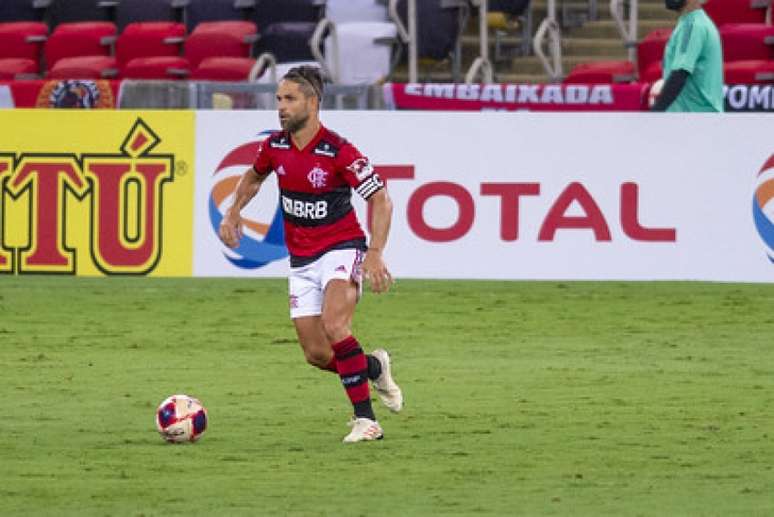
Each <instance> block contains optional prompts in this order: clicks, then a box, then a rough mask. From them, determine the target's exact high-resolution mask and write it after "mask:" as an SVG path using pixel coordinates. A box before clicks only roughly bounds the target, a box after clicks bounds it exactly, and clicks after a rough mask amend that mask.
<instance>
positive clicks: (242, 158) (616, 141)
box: [194, 112, 774, 282]
mask: <svg viewBox="0 0 774 517" xmlns="http://www.w3.org/2000/svg"><path fill="white" fill-rule="evenodd" d="M322 118H323V122H324V123H325V124H326V126H328V127H329V128H330V129H332V130H334V131H336V132H338V133H339V134H340V135H342V136H344V137H345V138H347V139H348V140H350V141H351V142H353V143H354V144H355V145H356V146H357V147H358V148H359V149H360V150H361V151H362V152H363V153H364V154H366V155H367V156H369V158H370V159H371V162H372V163H373V165H374V167H375V168H376V169H377V171H378V172H379V173H380V175H381V176H382V178H383V179H384V180H385V181H386V184H387V186H388V189H389V192H390V195H391V197H392V199H393V202H394V214H393V222H392V230H391V235H390V240H389V244H388V249H387V251H386V260H387V263H388V266H389V267H390V268H391V269H392V271H393V272H394V274H395V276H397V277H404V278H471V279H624V280H651V279H654V280H667V279H677V280H682V279H685V280H714V281H752V282H772V281H774V158H773V157H774V142H772V140H771V134H772V130H773V129H774V126H772V121H771V120H770V118H767V117H765V116H760V117H758V116H750V115H746V116H739V115H699V114H696V115H685V114H683V115H679V116H670V115H666V114H660V113H654V114H651V113H639V114H620V113H619V114H602V113H595V114H571V115H570V114H558V113H557V114H545V113H544V114H535V113H461V112H457V113H452V112H440V113H426V112H397V113H396V112H323V114H322ZM277 126H278V122H277V118H276V114H275V113H273V112H249V113H248V112H229V113H216V112H209V113H199V114H198V117H197V141H198V142H199V145H198V153H197V187H196V196H195V217H196V222H195V251H194V274H195V275H203V276H241V275H244V276H282V275H284V274H286V273H287V268H288V266H287V251H286V250H285V248H284V246H283V245H282V207H281V206H279V203H278V197H279V196H278V192H277V184H276V178H274V177H273V176H270V178H269V180H267V183H266V184H265V187H264V188H263V189H262V191H261V192H260V193H259V194H258V196H257V197H256V198H255V199H254V200H253V201H252V202H251V203H250V204H249V205H248V206H247V207H245V209H244V210H243V216H244V217H245V218H246V228H245V237H244V238H243V239H242V243H241V244H240V246H239V248H237V249H235V250H229V249H227V248H226V247H225V246H223V245H222V244H221V243H220V242H219V240H218V238H217V227H218V225H219V224H220V220H221V219H222V215H223V213H224V211H225V209H226V208H227V207H228V206H229V205H230V203H231V195H232V192H233V189H234V186H235V185H236V182H237V181H238V177H239V175H240V174H241V173H242V172H244V170H245V168H246V167H248V166H249V165H250V164H251V163H252V159H253V158H254V155H255V151H256V149H257V146H258V142H260V140H261V139H263V138H265V136H266V135H267V132H268V131H270V130H272V129H275V128H276V127H277ZM353 202H354V204H355V207H356V209H357V210H358V213H359V216H360V219H361V221H366V220H367V219H368V213H367V208H366V206H365V203H364V202H362V201H359V200H358V199H357V195H356V194H354V193H353Z"/></svg>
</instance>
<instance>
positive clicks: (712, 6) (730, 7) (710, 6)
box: [702, 0, 771, 27]
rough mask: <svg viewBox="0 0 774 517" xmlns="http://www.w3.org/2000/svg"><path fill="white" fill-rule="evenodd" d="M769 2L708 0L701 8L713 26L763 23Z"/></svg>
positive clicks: (769, 0)
mask: <svg viewBox="0 0 774 517" xmlns="http://www.w3.org/2000/svg"><path fill="white" fill-rule="evenodd" d="M770 5H771V0H708V1H707V3H706V4H704V5H703V6H702V7H703V8H704V10H705V11H706V12H707V14H708V15H709V17H710V18H712V21H714V22H715V25H717V26H718V27H720V26H721V25H724V24H726V23H764V22H766V10H767V9H768V7H769V6H770Z"/></svg>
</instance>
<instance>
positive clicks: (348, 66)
mask: <svg viewBox="0 0 774 517" xmlns="http://www.w3.org/2000/svg"><path fill="white" fill-rule="evenodd" d="M326 24H328V26H329V27H330V28H331V30H330V34H329V35H328V37H327V38H326V39H325V56H326V61H327V65H328V68H329V70H335V73H334V76H335V81H336V82H338V83H342V84H358V83H368V84H370V83H374V82H377V81H381V80H383V79H384V78H385V77H387V76H388V75H389V74H390V71H391V69H392V56H393V47H394V46H397V43H398V39H397V36H398V28H397V27H396V25H395V23H393V22H392V21H390V19H389V15H388V13H387V7H386V5H380V4H378V3H377V2H376V0H328V3H327V6H326V17H325V19H324V20H322V21H321V22H320V25H318V28H317V31H316V34H322V31H323V30H324V29H325V28H326ZM312 46H313V47H316V46H317V45H316V44H315V42H314V41H313V42H312ZM320 57H321V56H318V60H319V59H320Z"/></svg>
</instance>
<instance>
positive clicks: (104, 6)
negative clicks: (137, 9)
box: [46, 0, 116, 28]
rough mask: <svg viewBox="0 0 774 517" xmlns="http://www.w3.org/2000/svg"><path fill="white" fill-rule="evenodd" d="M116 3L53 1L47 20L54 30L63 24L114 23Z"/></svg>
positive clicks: (103, 0) (70, 0)
mask: <svg viewBox="0 0 774 517" xmlns="http://www.w3.org/2000/svg"><path fill="white" fill-rule="evenodd" d="M115 3H116V2H107V1H105V0H53V2H52V3H51V6H50V7H49V8H48V11H47V13H46V19H47V20H48V23H49V25H50V26H51V27H52V28H53V27H56V26H57V25H59V24H61V23H72V22H108V21H113V20H114V18H115V16H114V12H113V11H114V4H115Z"/></svg>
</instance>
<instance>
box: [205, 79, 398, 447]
mask: <svg viewBox="0 0 774 517" xmlns="http://www.w3.org/2000/svg"><path fill="white" fill-rule="evenodd" d="M322 93H323V81H322V77H321V75H320V71H319V69H318V68H316V67H310V66H299V67H296V68H293V69H291V70H290V71H289V72H288V73H287V74H286V75H285V76H284V77H283V78H282V80H281V81H280V83H279V86H278V88H277V102H278V108H279V109H278V111H279V120H280V125H281V127H282V131H278V132H274V133H272V134H271V135H270V136H269V137H268V138H267V139H266V140H264V141H263V142H262V143H261V146H260V147H259V149H258V154H257V156H256V158H255V162H254V163H253V166H252V167H251V168H249V169H248V170H247V171H246V172H245V173H244V174H243V175H242V177H241V179H240V181H239V183H238V184H237V187H236V191H235V193H234V204H233V205H232V206H231V208H230V209H229V210H228V211H227V213H226V215H225V217H224V218H223V222H222V223H221V226H220V237H221V239H222V240H223V242H224V243H225V244H226V245H227V246H229V247H232V248H233V247H236V246H238V245H239V239H240V238H241V236H242V218H241V215H240V211H241V210H242V208H244V206H245V205H246V204H247V203H248V202H249V201H250V200H251V199H252V198H253V196H255V194H256V193H257V192H258V190H259V189H260V187H261V184H262V183H263V182H264V180H265V179H266V178H267V177H268V175H269V174H271V173H272V172H273V173H275V174H276V175H277V180H278V183H279V188H280V198H281V199H280V202H281V204H282V210H283V216H284V224H285V243H286V245H287V247H288V251H289V252H290V277H289V294H290V317H291V318H292V320H293V324H294V326H295V328H296V334H297V335H298V341H299V343H300V344H301V347H302V349H303V351H304V355H305V357H306V360H307V361H308V362H309V363H310V364H312V365H314V366H316V367H318V368H320V369H322V370H329V371H331V372H335V373H338V375H339V377H340V378H341V383H342V384H343V385H344V389H345V391H346V393H347V395H348V397H349V399H350V401H351V402H352V406H353V408H354V417H353V419H352V420H351V421H350V425H351V427H352V430H351V432H350V433H349V434H348V435H347V436H345V437H344V442H345V443H353V442H360V441H368V440H379V439H381V438H382V437H383V431H382V428H381V426H380V425H379V423H378V422H377V420H376V416H375V415H374V411H373V408H372V407H371V397H370V392H369V386H368V380H369V379H370V380H371V381H373V385H374V389H375V390H376V392H377V394H378V395H379V398H380V399H381V401H382V402H383V403H384V404H385V405H386V406H387V408H388V409H390V410H391V411H394V412H398V411H400V410H401V408H402V406H403V395H402V393H401V390H400V388H399V387H398V385H397V384H396V383H395V381H394V380H393V378H392V375H391V371H390V356H389V355H388V354H387V352H386V351H385V350H383V349H378V350H374V351H373V352H372V353H371V354H370V355H366V354H365V353H364V352H363V349H362V348H361V346H360V343H358V341H357V339H355V337H354V336H353V335H352V331H351V324H352V317H353V315H354V313H355V305H356V303H357V301H358V299H359V298H360V295H361V294H362V282H363V279H364V278H365V279H366V280H368V281H369V282H370V284H371V288H372V290H373V291H374V292H377V293H381V292H385V291H387V290H388V289H389V287H390V285H391V283H392V277H391V275H390V272H389V271H388V270H387V267H386V265H385V263H384V260H383V259H382V252H383V251H384V247H385V245H386V243H387V235H388V233H389V230H390V219H391V217H392V202H391V201H390V198H389V196H388V194H387V190H386V189H385V188H384V183H383V182H382V180H381V179H380V178H379V176H378V175H377V174H376V173H375V172H374V169H373V167H372V166H371V164H370V162H369V161H368V159H367V158H366V157H364V156H363V155H362V154H360V151H358V150H357V149H356V148H355V146H354V145H352V144H351V143H349V142H348V141H347V140H345V139H344V138H342V137H340V136H339V135H337V134H336V133H334V132H333V131H330V130H329V129H327V128H326V127H325V126H323V125H322V123H321V122H320V118H319V111H320V103H321V101H322ZM353 189H354V190H355V192H356V193H357V194H359V195H360V196H362V197H363V198H364V199H366V200H367V202H368V204H369V205H370V207H371V212H372V214H373V221H372V230H371V239H370V242H369V243H368V245H366V238H365V234H364V233H363V230H362V229H361V227H360V224H359V223H358V220H357V217H356V216H355V212H354V210H353V208H352V205H351V204H350V198H351V194H352V190H353Z"/></svg>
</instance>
